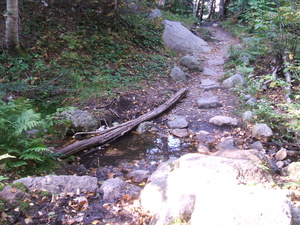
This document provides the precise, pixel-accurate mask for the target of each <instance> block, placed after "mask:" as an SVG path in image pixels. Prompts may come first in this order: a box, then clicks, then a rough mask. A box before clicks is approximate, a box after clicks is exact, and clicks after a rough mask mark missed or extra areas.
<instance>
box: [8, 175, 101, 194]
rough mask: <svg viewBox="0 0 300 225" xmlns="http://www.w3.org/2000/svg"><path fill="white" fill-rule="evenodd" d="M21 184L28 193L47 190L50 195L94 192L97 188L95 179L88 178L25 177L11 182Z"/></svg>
mask: <svg viewBox="0 0 300 225" xmlns="http://www.w3.org/2000/svg"><path fill="white" fill-rule="evenodd" d="M13 183H14V184H15V183H23V184H24V185H25V186H26V187H27V188H28V189H29V190H30V191H33V190H35V189H38V190H41V189H43V190H47V191H49V192H50V193H53V194H57V193H69V192H70V193H76V192H77V191H78V189H79V190H80V191H83V190H84V191H87V192H95V191H96V189H97V188H98V180H97V178H96V177H90V176H55V175H48V176H45V177H25V178H21V179H19V180H16V181H14V182H13Z"/></svg>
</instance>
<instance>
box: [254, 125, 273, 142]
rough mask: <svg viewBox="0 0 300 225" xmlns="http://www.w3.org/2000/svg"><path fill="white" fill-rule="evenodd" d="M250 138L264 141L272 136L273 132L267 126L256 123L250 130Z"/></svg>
mask: <svg viewBox="0 0 300 225" xmlns="http://www.w3.org/2000/svg"><path fill="white" fill-rule="evenodd" d="M252 136H253V137H255V138H256V139H258V140H265V139H269V138H270V137H272V136H273V131H272V130H271V128H270V127H269V126H268V125H267V124H265V123H258V124H255V125H254V126H253V128H252Z"/></svg>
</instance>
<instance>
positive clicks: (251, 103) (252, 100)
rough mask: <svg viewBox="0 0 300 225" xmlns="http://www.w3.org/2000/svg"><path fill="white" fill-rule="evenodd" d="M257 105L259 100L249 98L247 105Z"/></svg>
mask: <svg viewBox="0 0 300 225" xmlns="http://www.w3.org/2000/svg"><path fill="white" fill-rule="evenodd" d="M256 103H257V99H256V98H254V97H251V98H249V99H248V100H247V101H246V103H245V104H246V105H256Z"/></svg>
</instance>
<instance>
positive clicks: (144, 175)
mask: <svg viewBox="0 0 300 225" xmlns="http://www.w3.org/2000/svg"><path fill="white" fill-rule="evenodd" d="M149 176H150V172H149V171H147V170H132V171H130V172H129V173H128V175H127V177H128V178H129V179H131V181H132V182H134V183H141V182H145V181H147V179H148V177H149Z"/></svg>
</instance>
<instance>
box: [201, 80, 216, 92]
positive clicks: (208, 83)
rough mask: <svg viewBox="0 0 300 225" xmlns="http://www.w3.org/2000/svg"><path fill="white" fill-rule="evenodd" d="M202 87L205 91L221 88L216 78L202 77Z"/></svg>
mask: <svg viewBox="0 0 300 225" xmlns="http://www.w3.org/2000/svg"><path fill="white" fill-rule="evenodd" d="M200 88H201V89H204V90H205V91H207V90H214V89H218V88H220V84H219V83H218V82H217V81H215V80H211V79H202V80H201V84H200Z"/></svg>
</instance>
